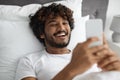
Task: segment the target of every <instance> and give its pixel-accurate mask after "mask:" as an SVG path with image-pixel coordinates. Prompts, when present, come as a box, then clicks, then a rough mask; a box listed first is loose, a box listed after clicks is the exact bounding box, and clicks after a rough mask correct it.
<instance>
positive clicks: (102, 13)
mask: <svg viewBox="0 0 120 80" xmlns="http://www.w3.org/2000/svg"><path fill="white" fill-rule="evenodd" d="M52 1H60V0H0V5H1V4H2V5H3V4H4V5H19V6H24V5H27V4H32V3H39V4H44V3H48V2H52ZM108 1H109V0H83V2H82V16H85V15H90V18H101V19H102V20H103V24H105V20H106V11H107V6H108ZM76 7H77V6H76Z"/></svg>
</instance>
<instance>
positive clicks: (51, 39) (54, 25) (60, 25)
mask: <svg viewBox="0 0 120 80" xmlns="http://www.w3.org/2000/svg"><path fill="white" fill-rule="evenodd" d="M70 34H71V30H70V26H69V22H68V21H67V20H64V19H63V18H62V17H56V18H52V19H48V20H47V21H46V23H45V33H44V34H43V36H44V40H45V45H46V47H47V46H51V47H56V48H63V47H66V46H67V45H68V43H69V40H70Z"/></svg>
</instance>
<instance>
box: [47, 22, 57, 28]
mask: <svg viewBox="0 0 120 80" xmlns="http://www.w3.org/2000/svg"><path fill="white" fill-rule="evenodd" d="M57 25H58V24H57V22H51V23H50V24H49V26H51V27H52V26H53V27H54V26H57Z"/></svg>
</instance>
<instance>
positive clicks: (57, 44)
mask: <svg viewBox="0 0 120 80" xmlns="http://www.w3.org/2000/svg"><path fill="white" fill-rule="evenodd" d="M45 37H46V39H45V40H46V43H47V44H49V45H50V46H52V47H55V48H64V47H67V45H68V44H69V42H70V38H71V35H69V37H68V39H67V41H63V42H57V41H56V40H55V39H54V38H53V37H50V36H47V35H45Z"/></svg>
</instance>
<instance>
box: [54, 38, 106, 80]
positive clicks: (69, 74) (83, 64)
mask: <svg viewBox="0 0 120 80" xmlns="http://www.w3.org/2000/svg"><path fill="white" fill-rule="evenodd" d="M97 40H98V38H91V39H88V40H87V41H86V42H84V43H79V44H78V45H77V46H76V47H75V48H74V50H73V56H72V59H71V62H70V63H69V64H68V65H67V66H66V67H65V68H64V69H63V70H62V71H61V72H60V73H58V74H57V75H56V76H55V77H54V78H53V79H52V80H72V79H73V78H74V77H75V76H76V75H78V74H82V73H84V72H85V71H87V70H88V69H89V68H91V67H92V65H93V64H95V63H97V62H98V61H99V60H100V59H101V58H102V57H103V55H105V54H107V53H104V54H103V55H99V56H96V55H95V53H98V52H99V51H100V50H105V49H106V48H105V47H104V46H103V45H101V46H96V47H91V48H90V47H89V45H90V44H91V43H92V42H94V41H97Z"/></svg>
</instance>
